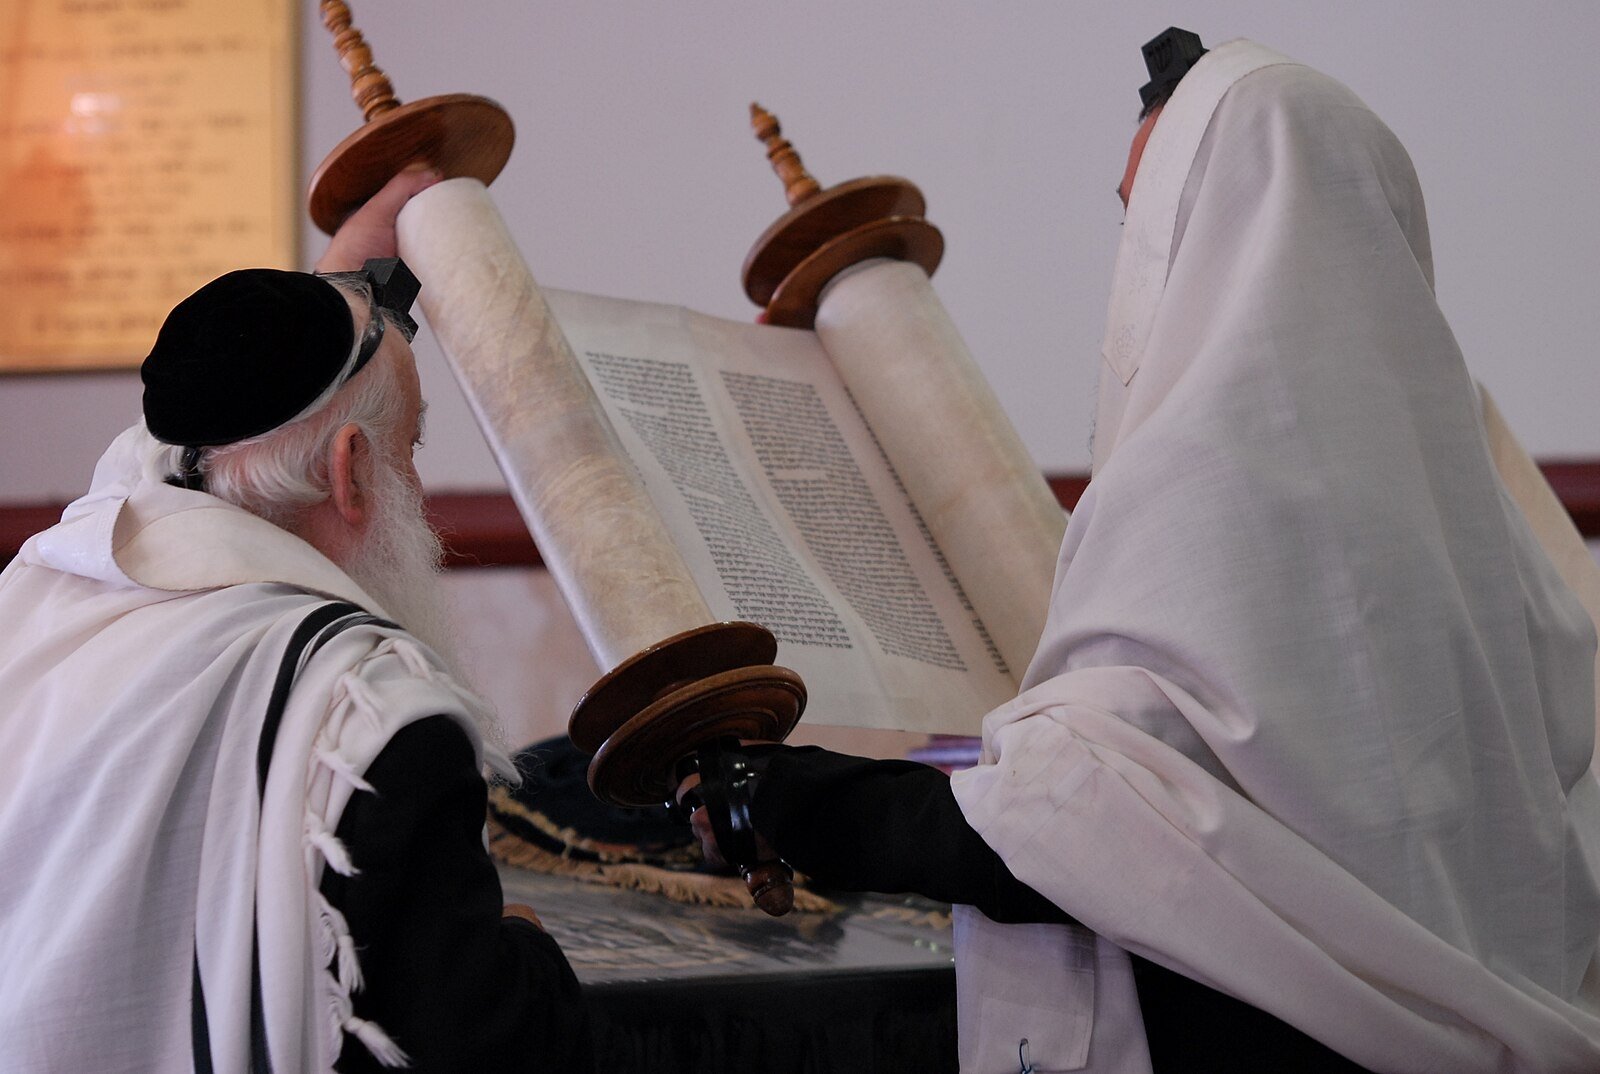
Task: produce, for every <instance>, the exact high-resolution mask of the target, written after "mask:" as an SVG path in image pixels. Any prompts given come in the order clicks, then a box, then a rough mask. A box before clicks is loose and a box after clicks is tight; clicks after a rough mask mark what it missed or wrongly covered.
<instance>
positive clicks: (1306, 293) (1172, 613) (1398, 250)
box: [696, 31, 1600, 1074]
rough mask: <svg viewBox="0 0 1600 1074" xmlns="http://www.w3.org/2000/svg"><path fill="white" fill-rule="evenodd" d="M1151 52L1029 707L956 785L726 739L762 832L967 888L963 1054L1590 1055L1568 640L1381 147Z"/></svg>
mask: <svg viewBox="0 0 1600 1074" xmlns="http://www.w3.org/2000/svg"><path fill="white" fill-rule="evenodd" d="M1174 55H1176V56H1177V60H1176V61H1175V60H1174V59H1173V57H1174ZM1147 60H1148V61H1149V62H1150V64H1151V73H1152V85H1153V86H1154V87H1155V88H1156V89H1157V90H1160V89H1161V88H1162V87H1161V85H1160V84H1159V83H1160V82H1161V81H1162V74H1163V71H1167V73H1168V77H1167V81H1168V82H1171V81H1173V80H1174V78H1175V79H1181V81H1177V83H1176V89H1175V90H1173V91H1172V92H1171V95H1170V99H1169V100H1167V101H1166V102H1165V105H1164V107H1160V108H1158V109H1156V110H1155V111H1154V113H1153V114H1152V115H1150V116H1148V117H1147V118H1146V119H1145V121H1144V123H1143V125H1142V126H1141V128H1140V131H1139V135H1138V139H1137V140H1136V145H1135V150H1134V153H1133V159H1132V160H1131V161H1130V167H1129V174H1128V176H1127V177H1126V178H1125V180H1124V185H1123V188H1122V192H1123V194H1124V196H1125V197H1126V199H1127V218H1126V221H1125V229H1124V234H1123V239H1122V245H1121V249H1120V251H1119V253H1118V258H1117V265H1116V271H1115V277H1114V285H1113V293H1112V298H1111V307H1110V316H1109V324H1108V326H1107V329H1106V335H1105V344H1104V351H1103V363H1104V364H1103V366H1102V368H1101V377H1100V382H1101V388H1100V392H1099V396H1100V397H1099V404H1098V413H1097V424H1096V430H1095V443H1094V473H1093V480H1092V481H1091V483H1090V485H1089V487H1088V490H1087V491H1086V493H1085V494H1084V496H1083V499H1082V501H1081V503H1080V504H1079V506H1078V508H1077V510H1076V511H1075V513H1074V514H1073V517H1072V519H1071V522H1070V524H1069V526H1068V528H1067V533H1066V538H1065V541H1064V543H1063V546H1062V550H1061V558H1060V562H1059V565H1058V568H1057V573H1056V579H1055V585H1054V592H1053V593H1052V597H1051V607H1050V614H1049V619H1048V622H1047V624H1046V626H1045V629H1044V635H1043V638H1042V640H1041V642H1040V644H1039V647H1038V650H1037V653H1036V654H1035V656H1034V659H1033V662H1032V664H1031V666H1030V667H1029V669H1028V671H1027V674H1026V677H1025V679H1024V681H1023V691H1022V693H1021V694H1020V696H1018V697H1017V698H1016V700H1015V701H1013V702H1011V703H1009V704H1006V705H1004V706H1002V707H1001V708H999V709H997V710H995V711H994V712H992V713H990V714H989V715H988V716H987V717H986V718H985V720H984V726H983V733H984V737H983V753H982V760H981V763H980V764H978V765H977V766H976V767H975V768H972V769H969V770H967V771H963V772H958V773H957V774H956V775H955V776H954V777H953V778H951V779H950V780H948V781H946V780H944V779H943V777H942V776H940V775H939V774H937V773H935V772H933V771H932V770H931V769H927V768H924V767H922V766H919V765H912V764H909V763H905V762H873V761H864V760H860V759H857V758H847V757H841V756H839V755H837V754H830V753H826V752H823V751H819V750H815V749H789V748H785V747H770V746H769V747H750V748H749V751H748V752H749V753H750V754H751V759H752V764H753V765H754V766H756V767H757V768H761V767H762V766H764V771H763V772H762V774H761V775H759V776H758V777H757V779H758V784H757V788H756V791H755V796H754V807H753V815H754V821H755V825H756V827H757V829H758V831H759V832H761V833H762V835H763V836H764V837H765V838H766V840H767V841H768V842H770V843H771V844H772V846H773V847H774V848H775V850H776V851H777V852H778V853H779V854H781V855H783V856H784V857H785V858H786V859H788V860H789V861H791V862H792V863H794V864H795V865H796V866H797V867H798V868H800V869H802V870H804V871H805V872H807V873H810V874H812V875H814V876H816V877H818V878H820V879H822V880H824V881H831V882H833V883H836V884H840V885H842V886H846V887H851V888H856V889H863V890H879V891H919V892H922V893H924V894H928V895H932V896H935V897H940V898H946V899H949V900H950V901H952V902H956V903H962V904H966V905H962V906H958V907H957V921H956V970H957V977H958V997H959V1003H960V1042H961V1043H960V1047H961V1063H962V1069H963V1070H964V1071H967V1072H969V1074H1001V1072H1006V1074H1010V1072H1015V1071H1018V1070H1022V1071H1037V1072H1044V1071H1066V1070H1087V1071H1095V1072H1097V1074H1098V1072H1105V1071H1115V1072H1119V1074H1123V1072H1127V1074H1134V1072H1137V1074H1145V1072H1149V1071H1152V1070H1154V1071H1176V1070H1181V1071H1200V1070H1218V1071H1222V1070H1226V1071H1233V1072H1237V1071H1249V1070H1275V1071H1276V1070H1285V1071H1288V1070H1292V1071H1308V1070H1328V1071H1331V1070H1357V1069H1366V1070H1373V1071H1397V1072H1398V1071H1408V1072H1420V1071H1436V1072H1450V1074H1463V1072H1489V1071H1495V1072H1506V1071H1525V1072H1529V1074H1535V1072H1536V1074H1554V1072H1573V1074H1579V1072H1584V1074H1594V1072H1595V1071H1600V964H1597V958H1596V950H1597V937H1600V896H1597V866H1600V786H1597V783H1596V776H1595V773H1594V770H1593V769H1592V768H1591V761H1592V759H1593V757H1594V745H1595V743H1594V738H1595V723H1594V688H1595V678H1594V663H1593V659H1594V649H1595V630H1594V626H1593V623H1592V622H1591V621H1590V620H1589V618H1588V617H1587V615H1586V614H1585V612H1584V610H1583V608H1582V606H1581V605H1580V604H1579V603H1578V601H1577V600H1576V598H1575V597H1574V596H1573V594H1572V592H1571V591H1570V590H1569V589H1568V588H1567V587H1566V586H1565V585H1564V584H1563V583H1562V582H1561V580H1560V578H1559V577H1558V575H1557V573H1556V571H1555V569H1554V568H1553V567H1552V565H1551V563H1550V561H1549V560H1548V558H1547V557H1546V556H1545V554H1544V553H1543V552H1542V551H1541V549H1540V547H1539V545H1538V543H1537V542H1536V540H1535V538H1534V536H1533V533H1532V531H1531V530H1530V528H1529V525H1528V523H1527V521H1526V519H1525V518H1524V517H1523V516H1522V514H1521V513H1520V512H1519V511H1518V509H1517V508H1516V507H1515V505H1514V504H1513V502H1512V500H1511V498H1510V497H1509V496H1508V494H1507V491H1506V489H1505V487H1504V486H1503V485H1502V483H1501V481H1500V479H1499V478H1498V477H1497V476H1496V472H1495V468H1494V464H1493V462H1492V461H1491V458H1490V453H1489V449H1488V446H1487V443H1486V440H1485V432H1484V427H1483V424H1482V419H1481V417H1480V405H1479V399H1478V396H1477V394H1476V393H1475V390H1474V386H1473V382H1472V380H1471V379H1470V378H1469V376H1468V374H1467V371H1466V368H1465V366H1464V364H1463V361H1462V356H1461V354H1460V352H1459V350H1458V349H1457V347H1456V343H1455V340H1454V338H1453V337H1452V335H1451V333H1450V329H1449V327H1448V326H1447V325H1446V324H1445V321H1444V318H1443V316H1442V315H1441V314H1440V311H1439V307H1438V304H1437V302H1436V301H1435V298H1434V290H1433V265H1432V259H1431V255H1430V248H1429V241H1428V232H1427V226H1426V221H1425V217H1424V213H1423V203H1422V196H1421V193H1420V191H1419V189H1418V185H1417V180H1416V176H1415V175H1414V173H1413V170H1412V166H1411V163H1410V160H1409V159H1408V157H1407V155H1406V153H1405V151H1404V149H1403V148H1402V147H1401V146H1400V144H1399V143H1398V142H1397V141H1396V139H1395V137H1394V135H1393V134H1392V133H1390V131H1389V130H1388V129H1387V128H1385V127H1384V125H1383V124H1382V123H1381V122H1380V121H1379V120H1378V119H1377V117H1376V116H1374V115H1373V114H1372V112H1371V111H1369V110H1368V109H1367V108H1366V106H1365V105H1363V104H1362V103H1361V101H1360V100H1358V99H1357V98H1356V97H1355V96H1354V95H1353V94H1352V93H1350V91H1349V90H1347V89H1345V88H1344V87H1343V86H1341V85H1339V84H1338V83H1336V82H1334V81H1333V80H1331V79H1329V78H1327V77H1325V76H1323V75H1320V74H1318V73H1317V72H1315V71H1312V70H1310V69H1308V68H1306V67H1303V66H1301V65H1299V64H1295V63H1293V62H1291V61H1289V60H1286V59H1285V58H1283V57H1282V56H1279V55H1277V54H1275V53H1272V52H1270V51H1268V50H1266V49H1264V48H1261V47H1259V46H1257V45H1254V44H1251V43H1249V42H1246V41H1236V42H1232V43H1230V44H1226V45H1223V46H1221V47H1219V48H1216V49H1214V50H1212V51H1210V52H1208V53H1207V52H1204V51H1203V50H1202V49H1200V48H1199V41H1198V39H1195V38H1194V37H1193V35H1185V34H1184V33H1183V32H1182V31H1169V33H1168V34H1165V35H1163V36H1162V37H1161V38H1158V39H1157V40H1156V41H1153V42H1152V43H1151V45H1150V46H1147ZM1172 63H1177V64H1178V66H1179V68H1180V70H1178V71H1177V72H1176V74H1175V76H1174V75H1172V74H1171V72H1170V69H1169V68H1170V65H1171V64H1172ZM1190 64H1192V67H1191V66H1190ZM1184 70H1187V74H1184V73H1183V71H1184ZM1147 103H1150V102H1148V101H1147ZM1146 139H1148V141H1146ZM1141 149H1142V159H1140V156H1139V153H1140V150H1141ZM997 524H1003V520H997ZM696 826H697V828H699V829H700V830H701V832H702V838H705V831H706V829H707V825H705V823H704V818H703V816H701V815H697V816H696Z"/></svg>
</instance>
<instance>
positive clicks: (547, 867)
mask: <svg viewBox="0 0 1600 1074" xmlns="http://www.w3.org/2000/svg"><path fill="white" fill-rule="evenodd" d="M488 830H489V853H490V855H491V856H493V857H494V859H495V860H496V861H501V862H504V863H505V864H507V865H511V866H515V867H516V868H519V869H531V870H533V871H534V872H537V873H547V874H549V875H551V876H570V877H572V878H573V879H575V880H581V881H583V882H584V883H586V884H605V885H608V886H610V887H617V888H624V889H626V890H629V891H642V892H645V893H647V894H651V895H665V896H666V897H667V898H669V899H671V900H672V901H673V902H681V903H689V904H691V905H698V906H727V907H733V908H738V909H749V908H750V907H751V905H752V904H751V901H750V892H749V891H748V890H747V889H746V888H745V886H744V881H743V880H740V879H739V878H738V877H735V876H713V875H711V874H709V873H693V872H679V871H676V870H672V869H662V868H659V867H657V866H654V865H644V864H641V863H639V862H597V861H583V860H580V859H577V858H569V857H564V856H562V855H560V854H554V853H551V852H550V851H548V850H545V849H544V848H543V847H540V846H537V845H535V844H533V843H530V842H528V841H527V840H525V839H522V838H520V837H519V836H518V835H517V834H516V833H515V832H511V831H508V830H507V829H506V828H504V827H503V826H502V825H501V824H500V823H499V822H498V821H496V820H495V819H494V818H493V817H490V818H489V821H488ZM796 880H797V881H798V880H799V878H798V877H797V878H796ZM794 908H795V909H796V910H797V911H799V912H801V913H807V914H832V913H837V912H838V911H839V904H838V903H835V902H833V901H832V900H831V899H826V898H824V897H823V896H821V895H818V894H817V893H816V892H814V891H808V890H806V889H805V888H803V887H801V886H800V885H799V883H796V885H795V891H794Z"/></svg>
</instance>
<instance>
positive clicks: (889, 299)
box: [816, 260, 1066, 678]
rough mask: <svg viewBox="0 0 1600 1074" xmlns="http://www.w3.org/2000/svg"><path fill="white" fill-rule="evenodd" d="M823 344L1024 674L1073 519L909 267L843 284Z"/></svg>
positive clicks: (828, 300) (822, 310)
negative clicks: (1067, 531) (1063, 541)
mask: <svg viewBox="0 0 1600 1074" xmlns="http://www.w3.org/2000/svg"><path fill="white" fill-rule="evenodd" d="M816 332H817V336H818V337H819V338H820V339H821V341H822V346H823V348H824V349H825V350H826V351H827V352H828V356H829V357H830V358H831V359H832V360H833V363H834V366H835V367H836V368H837V369H838V371H839V376H840V378H841V379H842V380H843V381H844V383H845V386H846V387H848V388H849V389H850V392H851V394H852V395H853V396H855V399H856V403H857V405H858V406H860V408H861V411H862V413H863V414H864V415H865V417H866V419H867V424H868V425H870V426H871V427H872V429H873V432H874V433H875V434H876V435H877V437H878V441H879V443H881V444H882V445H883V448H884V450H885V452H886V453H887V454H888V456H889V457H890V458H891V459H893V460H895V465H896V468H897V470H898V472H899V475H900V480H901V481H902V482H903V483H904V484H905V486H906V490H907V492H909V493H910V494H911V498H912V500H913V501H914V502H915V503H916V505H917V508H918V510H919V511H920V512H921V513H922V517H923V520H924V521H925V522H926V523H927V525H928V528H929V530H930V531H931V532H932V533H933V535H934V538H935V539H936V540H937V541H938V543H939V547H940V549H941V550H942V551H943V552H944V554H945V558H946V560H947V561H948V562H949V564H950V567H951V569H952V570H954V571H955V574H956V576H957V577H958V578H960V579H961V582H962V586H963V588H964V589H965V590H966V592H967V596H968V599H969V600H971V602H972V605H973V608H974V609H975V610H976V611H977V613H978V615H979V616H980V617H981V618H982V619H983V621H984V623H985V625H986V626H987V627H988V629H989V634H990V637H992V638H993V639H994V642H995V645H996V646H997V647H998V648H999V650H1000V655H1001V656H1002V657H1004V659H1005V661H1006V663H1007V664H1008V665H1009V666H1010V668H1011V671H1012V673H1013V674H1014V675H1016V676H1017V677H1018V678H1020V677H1021V675H1022V673H1023V670H1024V669H1025V668H1026V667H1027V666H1028V662H1029V661H1030V660H1031V659H1032V658H1033V652H1034V649H1035V648H1037V647H1038V644H1039V635H1040V633H1041V631H1043V629H1044V620H1045V612H1046V611H1047V609H1048V608H1049V604H1050V590H1051V585H1052V583H1053V581H1054V577H1055V565H1056V557H1057V555H1058V553H1059V551H1060V547H1061V538H1062V534H1063V533H1064V532H1065V530H1066V516H1065V514H1064V513H1063V512H1062V510H1061V506H1060V504H1058V503H1057V502H1056V499H1055V497H1054V496H1053V495H1052V494H1051V492H1050V486H1049V485H1048V484H1046V483H1045V480H1044V476H1043V475H1042V474H1041V473H1040V471H1039V467H1038V466H1037V464H1035V463H1034V461H1033V459H1032V458H1031V457H1030V456H1029V454H1028V450H1027V448H1026V447H1024V446H1023V444H1022V440H1021V438H1020V437H1019V436H1018V435H1017V433H1016V430H1015V429H1014V428H1012V426H1011V422H1010V420H1009V419H1007V417H1006V415H1005V412H1004V411H1002V410H1001V408H1000V402H999V400H998V399H996V398H995V395H994V392H993V390H992V389H990V387H989V384H988V382H987V381H986V380H984V378H983V374H982V373H981V372H980V371H979V369H978V366H977V363H975V362H974V361H973V360H972V355H971V353H970V352H969V351H968V350H967V346H966V344H965V343H964V342H963V341H962V339H961V335H960V333H959V332H957V331H956V327H955V325H954V323H952V322H951V320H950V317H949V314H947V313H946V312H945V309H944V306H943V305H942V304H941V303H940V302H939V298H938V296H937V295H936V294H935V293H934V290H933V285H932V283H931V282H930V281H929V279H928V274H927V273H926V272H925V271H923V269H922V268H921V267H920V266H919V265H916V264H913V263H911V262H909V261H888V260H877V261H869V262H864V263H862V264H861V265H860V266H858V267H856V268H853V269H850V270H848V271H846V272H844V273H841V274H840V275H839V276H837V277H836V278H835V279H834V280H833V281H832V282H831V283H830V284H829V285H828V288H827V290H826V291H825V292H824V293H823V296H822V301H821V304H820V305H819V307H818V309H817V319H816Z"/></svg>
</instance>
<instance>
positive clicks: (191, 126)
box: [0, 0, 300, 373]
mask: <svg viewBox="0 0 1600 1074" xmlns="http://www.w3.org/2000/svg"><path fill="white" fill-rule="evenodd" d="M298 7H299V0H174V2H171V3H165V4H149V5H140V4H125V3H123V4H114V5H112V8H113V9H114V10H109V11H108V10H105V9H104V8H103V7H102V6H101V5H95V4H84V3H82V2H81V0H77V2H69V0H19V2H16V3H14V4H12V3H8V4H6V5H5V8H6V14H4V15H0V372H29V373H38V372H56V371H67V370H94V369H127V368H132V367H135V366H137V365H138V364H139V362H140V361H141V360H142V359H143V357H144V355H145V354H146V353H147V352H148V351H149V348H150V344H151V342H152V341H153V340H154V338H155V334H156V330H157V329H158V328H159V326H160V324H161V321H162V319H163V318H164V317H165V316H166V313H167V311H168V310H170V309H171V308H172V306H173V305H174V304H175V303H176V302H177V301H179V300H180V299H181V298H183V296H185V295H187V294H189V293H190V292H191V291H193V290H194V289H195V288H196V287H198V286H199V285H200V284H202V283H204V282H205V281H206V280H209V279H211V278H213V277H215V276H217V275H220V274H221V273H223V272H226V271H228V270H229V269H233V268H239V267H242V266H246V265H266V266H272V267H277V268H294V267H295V266H296V264H297V262H298V254H299V249H298V247H299V233H300V206H299V200H300V199H299V197H298V185H299V181H298V174H299V161H298V159H297V138H296V126H297V120H298V112H299V110H298V81H299V79H298V73H299V72H298V56H299V51H300V42H299V18H298V14H297V11H298Z"/></svg>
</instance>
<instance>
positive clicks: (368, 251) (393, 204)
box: [317, 166, 444, 272]
mask: <svg viewBox="0 0 1600 1074" xmlns="http://www.w3.org/2000/svg"><path fill="white" fill-rule="evenodd" d="M443 178H444V175H443V174H442V173H440V172H439V170H438V169H437V168H429V167H425V166H415V167H411V168H407V169H406V170H405V171H403V172H401V173H400V174H399V175H397V176H395V177H394V178H393V179H390V180H389V181H388V182H387V183H385V184H384V187H383V189H382V190H380V191H378V192H377V193H376V194H374V195H372V197H371V198H370V199H369V200H368V201H367V203H366V204H365V205H363V206H361V208H359V209H357V210H356V211H355V212H353V213H351V214H350V218H349V219H348V220H346V221H345V222H344V223H342V224H340V225H339V230H338V232H337V233H336V234H335V235H334V236H333V241H331V242H329V243H328V249H327V250H326V251H324V253H323V255H322V256H321V257H320V258H318V259H317V271H318V272H353V271H356V270H357V269H360V268H361V266H362V265H365V264H366V263H367V259H368V258H372V257H393V256H395V253H396V250H395V246H396V244H395V236H394V222H395V218H396V217H398V216H399V215H400V210H401V209H403V208H405V205H406V202H408V201H410V200H411V199H412V198H413V197H415V196H416V195H417V194H420V193H421V192H422V191H424V190H426V189H428V188H429V187H430V186H432V185H433V184H435V183H437V182H438V181H439V180H441V179H443Z"/></svg>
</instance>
